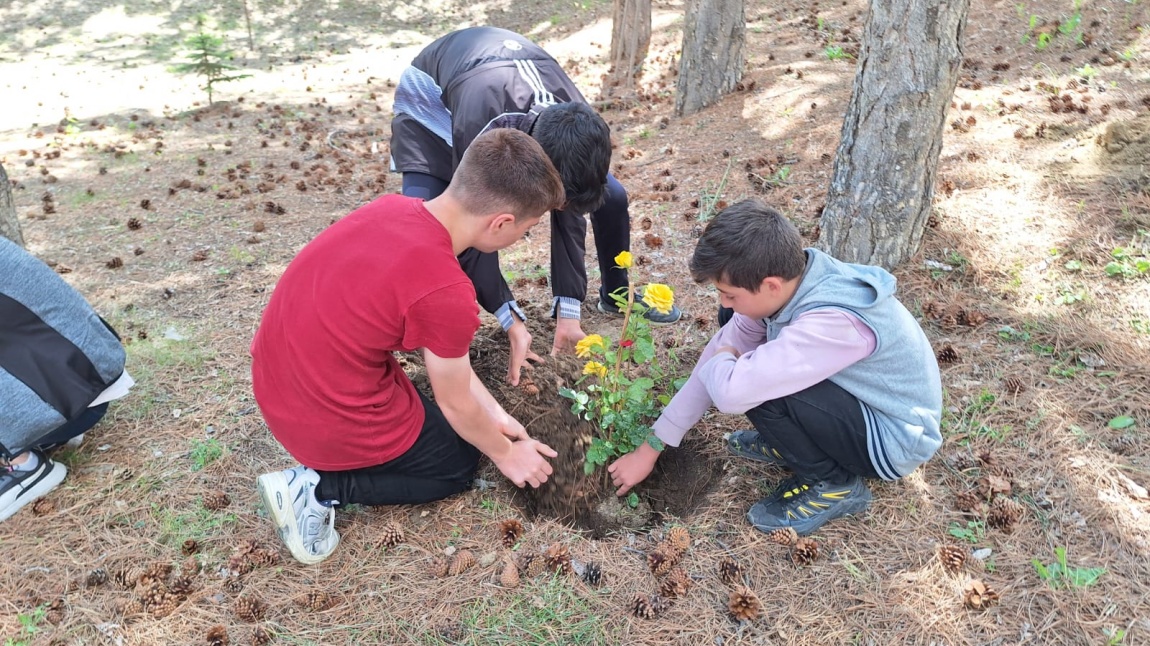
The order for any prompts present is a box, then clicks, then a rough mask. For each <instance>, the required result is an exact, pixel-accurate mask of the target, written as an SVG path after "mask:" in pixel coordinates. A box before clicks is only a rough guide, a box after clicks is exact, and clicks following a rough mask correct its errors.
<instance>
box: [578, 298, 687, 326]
mask: <svg viewBox="0 0 1150 646" xmlns="http://www.w3.org/2000/svg"><path fill="white" fill-rule="evenodd" d="M595 309H597V310H599V313H600V314H606V315H607V316H613V317H615V318H620V319H621V318H623V313H622V312H615V311H611V310H609V309H607V308H605V307H603V303H602V302H600V303H598V304H596V305H595ZM681 320H683V313H682V311H681V310H680V312H679V318H677V319H675V320H674V321H653V320H651V319H647V322H648V323H650V324H651V325H654V326H655V327H663V326H664V325H674V324H676V323H678V322H679V321H681Z"/></svg>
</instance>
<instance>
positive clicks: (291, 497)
mask: <svg viewBox="0 0 1150 646" xmlns="http://www.w3.org/2000/svg"><path fill="white" fill-rule="evenodd" d="M318 484H319V474H318V473H316V472H315V471H313V470H312V469H308V468H307V467H302V466H301V467H294V468H292V469H287V470H284V471H273V472H271V473H265V474H263V475H262V476H260V477H259V478H257V479H256V488H257V489H259V492H260V498H262V499H263V501H264V507H265V508H266V509H267V510H268V517H269V518H271V521H272V522H273V523H275V526H276V531H278V532H279V535H280V538H281V539H283V542H284V544H285V545H287V547H288V550H290V551H291V555H292V556H294V557H295V559H296V560H297V561H299V562H300V563H306V564H308V565H311V564H313V563H319V562H320V561H322V560H324V559H326V558H327V557H329V556H331V554H332V552H334V551H335V548H336V546H338V545H339V533H338V532H336V531H335V509H333V508H331V507H328V506H326V505H322V504H320V503H319V501H317V500H316V498H315V488H316V485H318Z"/></svg>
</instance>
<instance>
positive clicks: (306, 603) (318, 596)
mask: <svg viewBox="0 0 1150 646" xmlns="http://www.w3.org/2000/svg"><path fill="white" fill-rule="evenodd" d="M295 602H296V605H298V606H300V607H301V608H304V609H305V610H311V611H312V612H322V611H324V610H327V609H328V608H331V607H332V606H334V605H335V598H334V597H332V596H331V594H329V593H327V592H324V591H323V590H312V591H311V592H308V593H307V594H304V595H300V596H298V597H296V600H295Z"/></svg>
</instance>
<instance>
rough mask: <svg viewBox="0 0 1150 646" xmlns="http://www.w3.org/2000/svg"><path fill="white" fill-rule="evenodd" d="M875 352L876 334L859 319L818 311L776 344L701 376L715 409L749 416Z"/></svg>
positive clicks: (710, 366)
mask: <svg viewBox="0 0 1150 646" xmlns="http://www.w3.org/2000/svg"><path fill="white" fill-rule="evenodd" d="M874 348H875V336H874V332H873V331H872V330H871V329H870V328H869V327H868V326H867V325H866V324H865V323H863V322H862V321H860V320H859V319H858V317H856V316H854V315H853V314H850V313H848V312H845V311H843V310H838V309H831V308H825V309H817V310H812V311H809V312H806V313H804V314H802V315H800V316H799V317H798V318H796V319H795V321H794V322H793V323H791V324H790V325H788V326H787V327H785V328H783V330H782V331H781V332H779V336H778V337H776V338H775V340H774V341H771V342H769V343H764V344H762V345H760V346H759V347H757V348H755V349H754V350H752V351H750V352H745V353H743V355H742V356H740V357H739V358H738V359H736V358H735V357H734V356H733V355H731V354H730V353H727V352H724V353H721V354H719V355H716V356H713V357H711V358H709V359H708V360H707V361H706V362H705V363H703V364H702V366H701V368H698V369H697V370H696V374H697V375H698V377H699V378H700V380H701V381H702V382H703V385H704V388H705V389H706V391H707V394H708V395H709V396H710V399H711V401H712V402H713V403H714V405H715V408H718V409H719V410H720V411H721V412H724V413H745V412H747V411H748V410H750V409H752V408H754V407H755V406H758V405H759V404H762V403H763V402H766V401H770V400H772V399H778V398H780V397H786V396H787V395H791V394H794V393H796V392H798V391H800V390H803V389H806V388H809V387H811V386H813V385H815V384H817V383H819V382H820V381H823V380H825V379H827V378H828V377H830V376H832V375H834V374H835V373H837V372H839V371H840V370H842V369H843V368H846V367H847V366H849V365H851V364H853V363H855V362H857V361H860V360H862V359H865V358H866V357H868V356H869V355H870V354H871V353H872V352H874Z"/></svg>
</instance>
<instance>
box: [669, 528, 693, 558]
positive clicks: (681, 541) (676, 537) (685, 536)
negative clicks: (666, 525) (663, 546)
mask: <svg viewBox="0 0 1150 646" xmlns="http://www.w3.org/2000/svg"><path fill="white" fill-rule="evenodd" d="M666 540H667V543H669V544H670V545H671V547H673V548H675V550H676V551H678V552H686V551H687V550H688V549H690V548H691V533H690V532H689V531H687V528H686V527H672V528H671V529H670V530H668V531H667V539H666Z"/></svg>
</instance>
